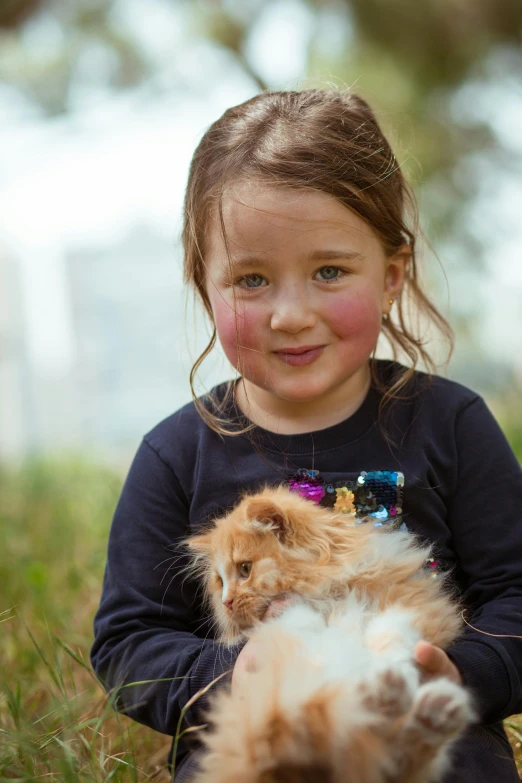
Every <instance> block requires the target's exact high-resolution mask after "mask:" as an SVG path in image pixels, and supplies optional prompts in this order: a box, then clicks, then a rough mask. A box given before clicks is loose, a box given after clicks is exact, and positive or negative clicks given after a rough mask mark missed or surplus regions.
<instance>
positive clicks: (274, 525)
mask: <svg viewBox="0 0 522 783" xmlns="http://www.w3.org/2000/svg"><path fill="white" fill-rule="evenodd" d="M246 513H247V517H248V520H249V522H250V524H251V525H252V527H253V528H254V529H255V530H259V531H263V532H267V533H268V532H273V533H275V535H276V536H277V538H278V539H279V540H280V541H287V540H288V539H289V538H291V537H292V535H293V534H294V532H295V531H294V527H293V525H292V521H291V518H290V517H289V515H288V514H287V513H286V511H284V510H283V509H282V508H281V507H280V506H278V505H277V503H274V502H273V501H272V500H269V499H268V498H255V499H254V500H251V501H250V502H249V503H248V504H247V507H246Z"/></svg>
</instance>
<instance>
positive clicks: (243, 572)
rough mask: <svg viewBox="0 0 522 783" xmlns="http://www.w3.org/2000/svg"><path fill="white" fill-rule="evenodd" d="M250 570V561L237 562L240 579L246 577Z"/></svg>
mask: <svg viewBox="0 0 522 783" xmlns="http://www.w3.org/2000/svg"><path fill="white" fill-rule="evenodd" d="M251 571H252V563H240V564H239V569H238V572H239V576H240V577H241V579H248V577H249V576H250V572H251Z"/></svg>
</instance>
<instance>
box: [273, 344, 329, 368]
mask: <svg viewBox="0 0 522 783" xmlns="http://www.w3.org/2000/svg"><path fill="white" fill-rule="evenodd" d="M325 348H326V345H316V346H303V347H302V348H283V349H282V350H280V351H274V353H275V355H276V356H278V357H279V358H280V359H282V360H283V361H284V362H285V364H291V365H293V366H300V365H304V364H311V363H312V362H315V360H316V359H318V358H319V357H320V356H321V354H322V352H323V351H324V349H325Z"/></svg>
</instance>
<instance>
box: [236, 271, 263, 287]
mask: <svg viewBox="0 0 522 783" xmlns="http://www.w3.org/2000/svg"><path fill="white" fill-rule="evenodd" d="M263 283H266V280H265V278H264V277H263V276H262V275H255V274H252V275H245V276H244V277H242V278H241V279H240V280H238V285H239V287H240V288H264V286H263Z"/></svg>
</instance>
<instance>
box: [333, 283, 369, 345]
mask: <svg viewBox="0 0 522 783" xmlns="http://www.w3.org/2000/svg"><path fill="white" fill-rule="evenodd" d="M329 299H330V301H329V302H328V316H327V321H328V324H329V326H330V328H331V329H332V331H333V332H334V333H335V334H337V335H338V337H355V336H360V337H362V336H364V335H365V334H368V337H369V338H371V339H373V338H374V336H375V337H376V336H377V335H378V333H379V330H380V324H381V312H380V303H379V302H378V300H377V297H376V296H375V295H374V294H373V295H372V290H371V289H369V290H366V287H365V286H361V287H359V288H358V289H357V290H351V291H348V292H347V293H346V296H335V297H331V298H330V297H329Z"/></svg>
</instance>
